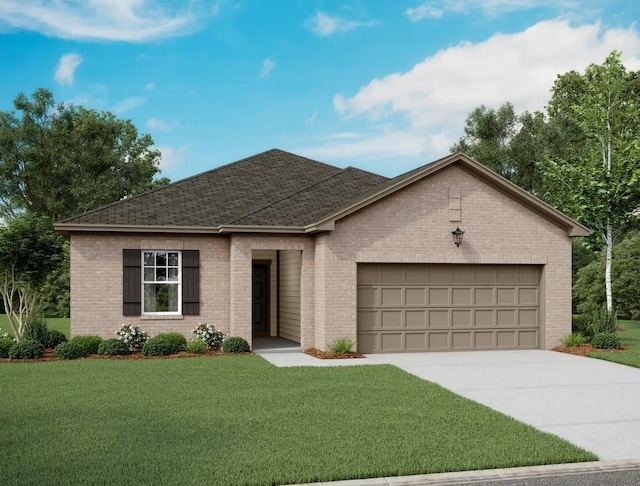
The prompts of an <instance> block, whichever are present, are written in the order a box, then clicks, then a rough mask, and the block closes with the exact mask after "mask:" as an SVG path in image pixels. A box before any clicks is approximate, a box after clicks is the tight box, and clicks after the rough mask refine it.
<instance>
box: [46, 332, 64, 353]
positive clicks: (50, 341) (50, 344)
mask: <svg viewBox="0 0 640 486" xmlns="http://www.w3.org/2000/svg"><path fill="white" fill-rule="evenodd" d="M65 342H67V336H65V335H64V333H63V332H62V331H58V330H57V329H49V333H48V334H47V344H46V347H47V348H52V349H53V348H55V347H56V346H57V345H58V344H62V343H65Z"/></svg>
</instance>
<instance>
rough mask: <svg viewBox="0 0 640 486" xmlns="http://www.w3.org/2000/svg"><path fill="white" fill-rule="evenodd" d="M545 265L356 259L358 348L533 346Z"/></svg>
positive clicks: (536, 339) (537, 335)
mask: <svg viewBox="0 0 640 486" xmlns="http://www.w3.org/2000/svg"><path fill="white" fill-rule="evenodd" d="M539 285H540V267H539V266H535V265H427V264H369V263H367V264H358V351H359V352H361V353H376V352H378V353H380V352H399V351H446V350H451V351H458V350H469V349H532V348H538V347H539V343H540V304H539V302H540V288H539Z"/></svg>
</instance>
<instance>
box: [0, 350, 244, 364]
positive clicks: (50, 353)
mask: <svg viewBox="0 0 640 486" xmlns="http://www.w3.org/2000/svg"><path fill="white" fill-rule="evenodd" d="M239 354H243V355H246V354H253V353H233V354H229V353H223V352H222V351H220V350H213V349H207V350H205V352H204V353H202V354H193V353H187V352H186V351H181V352H179V353H177V354H170V355H169V356H144V355H143V354H142V353H131V354H128V355H126V356H102V355H99V354H90V355H88V356H85V357H84V358H78V359H77V360H65V359H62V358H56V357H55V356H54V355H53V349H47V350H45V352H44V356H43V357H42V358H38V359H7V358H0V363H41V362H46V361H78V360H87V359H112V360H132V359H176V358H205V357H212V356H234V355H239Z"/></svg>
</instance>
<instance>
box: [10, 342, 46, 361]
mask: <svg viewBox="0 0 640 486" xmlns="http://www.w3.org/2000/svg"><path fill="white" fill-rule="evenodd" d="M43 356H44V346H43V345H42V344H40V343H39V342H38V341H35V340H33V339H30V340H28V341H20V342H19V343H14V344H13V346H11V349H9V358H11V359H37V358H42V357H43Z"/></svg>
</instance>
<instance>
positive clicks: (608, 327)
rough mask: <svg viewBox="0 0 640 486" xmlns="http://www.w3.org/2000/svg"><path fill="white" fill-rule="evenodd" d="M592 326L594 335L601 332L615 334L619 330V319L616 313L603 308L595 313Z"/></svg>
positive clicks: (605, 307)
mask: <svg viewBox="0 0 640 486" xmlns="http://www.w3.org/2000/svg"><path fill="white" fill-rule="evenodd" d="M591 326H592V330H593V335H596V334H598V333H601V332H606V333H615V332H616V329H617V328H618V318H617V317H616V313H615V312H613V311H610V310H609V309H607V306H604V305H603V306H602V307H600V309H598V311H597V312H595V313H594V314H593V316H592V318H591Z"/></svg>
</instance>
